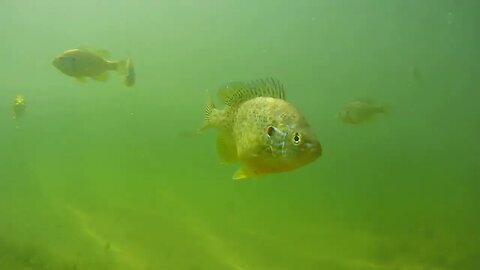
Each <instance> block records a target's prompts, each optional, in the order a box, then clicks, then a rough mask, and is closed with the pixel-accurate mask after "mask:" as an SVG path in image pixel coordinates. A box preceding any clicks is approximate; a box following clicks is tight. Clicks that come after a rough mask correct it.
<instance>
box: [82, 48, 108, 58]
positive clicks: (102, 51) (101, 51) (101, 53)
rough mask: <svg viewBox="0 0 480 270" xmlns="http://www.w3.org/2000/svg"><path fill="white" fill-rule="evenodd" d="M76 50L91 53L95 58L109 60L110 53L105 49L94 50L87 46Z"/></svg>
mask: <svg viewBox="0 0 480 270" xmlns="http://www.w3.org/2000/svg"><path fill="white" fill-rule="evenodd" d="M77 49H79V50H83V51H88V52H90V53H93V54H95V55H97V56H100V57H102V58H104V59H108V58H110V53H109V52H108V51H107V50H105V49H99V48H94V47H89V46H79V47H77Z"/></svg>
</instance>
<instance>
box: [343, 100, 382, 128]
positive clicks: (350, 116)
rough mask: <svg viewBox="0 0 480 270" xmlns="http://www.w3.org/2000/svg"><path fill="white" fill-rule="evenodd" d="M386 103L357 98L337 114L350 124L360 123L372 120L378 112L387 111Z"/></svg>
mask: <svg viewBox="0 0 480 270" xmlns="http://www.w3.org/2000/svg"><path fill="white" fill-rule="evenodd" d="M386 112H387V108H386V107H385V106H384V105H379V104H375V103H373V102H372V101H362V100H356V101H352V102H350V103H348V104H347V105H345V107H344V108H343V109H342V110H341V111H340V112H339V113H338V114H337V117H338V118H339V119H340V120H342V121H343V122H345V123H348V124H360V123H363V122H366V121H370V120H372V119H373V117H374V116H375V115H376V114H379V113H386Z"/></svg>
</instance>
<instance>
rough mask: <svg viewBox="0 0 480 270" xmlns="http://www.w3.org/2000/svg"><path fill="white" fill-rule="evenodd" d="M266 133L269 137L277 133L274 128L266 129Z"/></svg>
mask: <svg viewBox="0 0 480 270" xmlns="http://www.w3.org/2000/svg"><path fill="white" fill-rule="evenodd" d="M265 131H266V132H267V135H268V137H272V136H273V132H275V128H274V127H272V126H269V127H268V128H266V129H265Z"/></svg>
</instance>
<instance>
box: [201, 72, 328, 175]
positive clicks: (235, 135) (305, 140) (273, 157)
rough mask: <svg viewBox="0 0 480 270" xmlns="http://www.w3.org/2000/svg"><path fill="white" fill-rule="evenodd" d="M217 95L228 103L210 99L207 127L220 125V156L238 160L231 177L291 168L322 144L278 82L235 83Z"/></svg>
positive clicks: (310, 158) (318, 151) (317, 153)
mask: <svg viewBox="0 0 480 270" xmlns="http://www.w3.org/2000/svg"><path fill="white" fill-rule="evenodd" d="M223 90H225V89H223ZM219 96H220V97H221V98H222V100H223V101H224V103H225V104H226V105H227V106H226V107H225V109H224V110H218V109H215V108H214V106H213V104H211V103H210V105H209V106H207V120H206V125H205V127H215V128H218V129H219V135H218V138H217V149H218V151H219V154H220V156H221V158H222V160H224V161H225V162H238V163H240V164H241V168H240V169H239V170H238V171H237V172H236V173H235V175H234V176H233V178H234V179H243V178H249V177H254V176H259V175H265V174H270V173H278V172H285V171H291V170H294V169H296V168H299V167H301V166H303V165H306V164H308V163H310V162H312V161H314V160H315V159H317V158H318V157H319V156H320V154H321V146H320V143H319V142H318V140H317V138H316V136H315V135H314V134H313V132H312V130H311V129H310V127H309V125H308V123H307V121H306V120H305V118H304V117H303V115H302V114H301V113H300V112H299V111H298V110H297V109H296V108H295V107H294V106H293V105H292V104H290V103H289V102H287V101H286V100H285V99H284V93H283V88H282V87H281V85H280V84H279V82H277V81H274V80H261V81H257V82H253V83H250V84H243V85H242V84H238V83H236V84H235V85H234V86H232V88H231V89H227V91H220V92H219Z"/></svg>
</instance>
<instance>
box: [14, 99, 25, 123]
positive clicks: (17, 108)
mask: <svg viewBox="0 0 480 270" xmlns="http://www.w3.org/2000/svg"><path fill="white" fill-rule="evenodd" d="M26 108H27V106H26V104H25V97H24V96H23V95H20V94H18V95H17V96H16V97H15V99H14V101H13V119H18V118H20V117H22V116H23V114H24V113H25V109H26Z"/></svg>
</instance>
